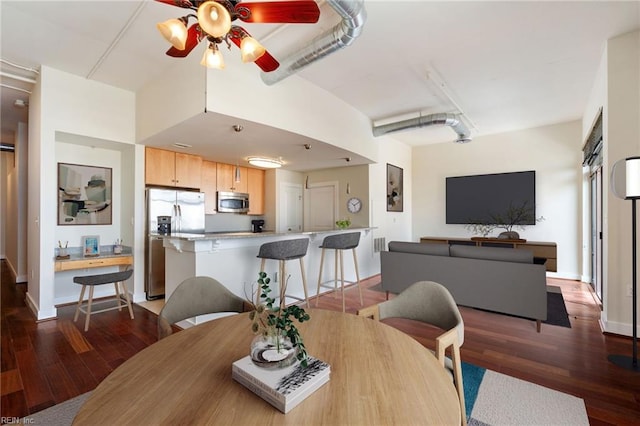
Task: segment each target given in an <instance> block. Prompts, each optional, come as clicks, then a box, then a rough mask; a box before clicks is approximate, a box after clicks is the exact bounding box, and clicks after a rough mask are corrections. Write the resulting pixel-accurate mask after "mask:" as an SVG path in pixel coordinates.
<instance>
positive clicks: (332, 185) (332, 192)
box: [304, 182, 338, 232]
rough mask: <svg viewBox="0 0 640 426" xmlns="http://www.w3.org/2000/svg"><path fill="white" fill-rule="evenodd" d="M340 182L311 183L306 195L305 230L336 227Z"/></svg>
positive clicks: (324, 229) (323, 229) (321, 229)
mask: <svg viewBox="0 0 640 426" xmlns="http://www.w3.org/2000/svg"><path fill="white" fill-rule="evenodd" d="M337 197H338V182H324V183H317V184H313V185H309V188H307V190H306V191H305V197H304V230H305V231H306V232H310V231H329V230H332V229H335V225H336V218H337V216H338V208H337V206H338V200H337Z"/></svg>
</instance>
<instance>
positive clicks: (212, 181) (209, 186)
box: [200, 160, 218, 214]
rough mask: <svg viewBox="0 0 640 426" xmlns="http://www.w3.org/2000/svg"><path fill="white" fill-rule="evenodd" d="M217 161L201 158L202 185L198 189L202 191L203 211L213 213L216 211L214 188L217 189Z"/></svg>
mask: <svg viewBox="0 0 640 426" xmlns="http://www.w3.org/2000/svg"><path fill="white" fill-rule="evenodd" d="M216 174H217V163H215V162H213V161H206V160H202V186H201V187H200V190H201V191H202V192H204V212H205V214H214V213H215V212H216V208H217V206H216V190H217V185H218V184H217V182H218V180H217V177H216Z"/></svg>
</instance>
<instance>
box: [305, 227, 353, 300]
mask: <svg viewBox="0 0 640 426" xmlns="http://www.w3.org/2000/svg"><path fill="white" fill-rule="evenodd" d="M359 243H360V232H349V233H346V234H336V235H329V236H327V237H325V238H324V240H322V245H321V246H320V248H321V249H322V253H321V255H320V273H319V275H318V290H317V294H316V307H317V306H318V298H319V297H318V296H320V287H326V288H331V286H329V285H327V283H329V282H331V280H329V281H325V282H322V267H323V266H324V251H325V250H327V249H333V250H335V253H334V254H335V268H334V277H333V289H334V295H335V292H336V291H338V258H339V259H340V286H341V290H342V312H345V301H344V283H347V284H358V292H360V305H364V303H363V301H362V289H361V288H360V273H359V272H358V257H357V256H356V247H358V244H359ZM344 250H352V251H353V264H354V266H355V269H356V281H345V280H344V258H343V256H342V252H343V251H344ZM338 253H340V255H339V256H338Z"/></svg>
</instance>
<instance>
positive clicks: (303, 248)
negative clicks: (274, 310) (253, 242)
mask: <svg viewBox="0 0 640 426" xmlns="http://www.w3.org/2000/svg"><path fill="white" fill-rule="evenodd" d="M308 247H309V239H308V238H298V239H295V240H284V241H274V242H271V243H264V244H262V245H261V246H260V250H259V251H258V256H257V257H259V258H261V259H262V261H261V262H260V272H264V265H265V262H266V260H267V259H273V260H277V261H278V263H279V265H278V274H279V276H280V307H281V308H284V306H285V296H287V294H286V291H287V275H286V266H285V263H286V261H287V260H293V259H299V260H300V273H301V274H302V286H303V289H304V299H301V298H299V297H296V296H291V295H289V297H290V298H292V299H296V300H305V301H306V302H307V307H311V305H309V294H308V292H307V276H306V274H305V272H304V262H303V261H302V258H303V257H305V256H306V255H307V248H308ZM256 302H257V303H258V304H259V303H260V290H259V289H258V294H257V295H256Z"/></svg>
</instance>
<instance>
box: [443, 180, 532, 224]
mask: <svg viewBox="0 0 640 426" xmlns="http://www.w3.org/2000/svg"><path fill="white" fill-rule="evenodd" d="M446 197H447V201H446V218H447V223H448V224H470V223H484V224H495V218H496V217H498V216H503V217H504V215H505V214H507V212H508V211H509V210H510V209H511V211H513V209H522V208H523V207H525V208H526V209H527V212H528V213H529V214H527V215H526V218H525V219H524V220H522V221H521V222H520V224H521V225H535V223H536V220H535V218H536V211H535V208H536V172H535V171H533V170H531V171H524V172H514V173H494V174H485V175H475V176H456V177H448V178H446Z"/></svg>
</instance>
